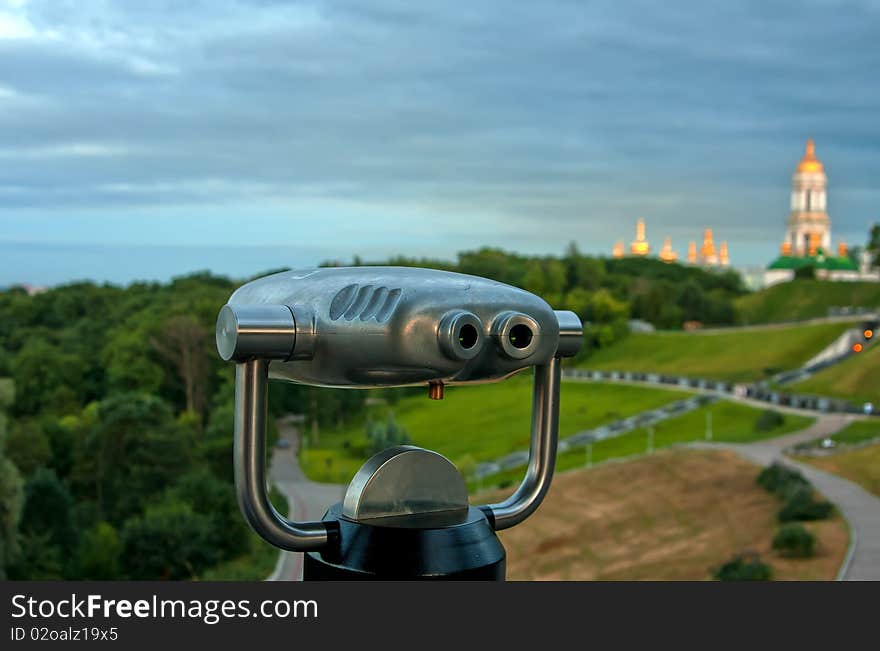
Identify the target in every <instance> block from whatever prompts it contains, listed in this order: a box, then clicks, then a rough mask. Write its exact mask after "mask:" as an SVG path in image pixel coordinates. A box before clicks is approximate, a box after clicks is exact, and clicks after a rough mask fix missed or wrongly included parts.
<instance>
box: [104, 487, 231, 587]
mask: <svg viewBox="0 0 880 651" xmlns="http://www.w3.org/2000/svg"><path fill="white" fill-rule="evenodd" d="M121 539H122V566H123V571H124V572H125V574H126V575H127V576H128V577H129V578H131V579H136V580H143V579H195V578H198V576H199V574H200V573H201V572H202V571H203V570H204V569H205V568H207V567H209V566H210V565H212V564H214V563H216V562H217V561H218V560H219V559H220V554H218V550H216V549H213V548H212V547H211V544H210V541H211V522H210V519H209V517H208V516H207V515H205V514H202V513H196V512H194V511H193V509H192V507H191V506H190V505H189V504H186V503H185V502H180V501H174V500H166V501H164V502H162V503H160V504H156V505H154V506H150V507H149V508H147V510H146V512H145V513H144V515H143V516H137V517H134V518H131V519H129V520H128V521H127V522H126V523H125V526H124V527H123V529H122V534H121Z"/></svg>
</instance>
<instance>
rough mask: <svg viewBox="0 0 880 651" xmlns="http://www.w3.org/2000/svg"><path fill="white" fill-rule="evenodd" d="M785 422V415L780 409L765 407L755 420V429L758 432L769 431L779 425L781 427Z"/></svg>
mask: <svg viewBox="0 0 880 651" xmlns="http://www.w3.org/2000/svg"><path fill="white" fill-rule="evenodd" d="M783 423H785V416H783V415H782V414H780V413H779V412H778V411H773V410H772V409H765V410H764V411H762V412H761V414H760V415H759V416H758V419H757V420H756V421H755V431H758V432H769V431H770V430H774V429H776V428H777V427H781V426H782V425H783Z"/></svg>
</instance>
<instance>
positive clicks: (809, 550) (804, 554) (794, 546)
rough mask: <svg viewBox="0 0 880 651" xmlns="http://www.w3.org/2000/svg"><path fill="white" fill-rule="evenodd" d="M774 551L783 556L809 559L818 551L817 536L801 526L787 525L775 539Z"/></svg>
mask: <svg viewBox="0 0 880 651" xmlns="http://www.w3.org/2000/svg"><path fill="white" fill-rule="evenodd" d="M773 549H775V550H776V551H777V552H779V554H780V555H781V556H789V557H792V558H809V557H811V556H812V555H813V554H814V553H815V551H816V536H814V535H813V534H812V533H810V532H809V531H807V530H806V529H804V527H803V525H800V524H787V525H785V526H783V527H781V528H780V529H779V531H778V532H777V533H776V535H775V536H774V537H773Z"/></svg>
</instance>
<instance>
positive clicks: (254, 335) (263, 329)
mask: <svg viewBox="0 0 880 651" xmlns="http://www.w3.org/2000/svg"><path fill="white" fill-rule="evenodd" d="M216 336H217V352H219V353H220V357H221V358H223V359H224V360H225V361H227V362H228V361H229V360H235V361H238V362H243V361H244V360H246V359H252V358H254V357H261V358H263V359H288V358H289V357H290V356H291V354H293V349H294V346H295V344H296V323H295V322H294V319H293V314H292V313H291V311H290V308H288V307H287V306H286V305H240V306H239V305H236V306H232V305H224V306H223V307H222V308H221V309H220V314H219V315H218V316H217V335H216Z"/></svg>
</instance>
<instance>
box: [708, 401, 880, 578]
mask: <svg viewBox="0 0 880 651" xmlns="http://www.w3.org/2000/svg"><path fill="white" fill-rule="evenodd" d="M852 420H854V419H853V418H852V416H847V415H841V414H823V415H821V416H818V417H817V418H816V422H815V423H814V424H813V425H811V426H810V427H808V428H806V429H804V430H801V431H800V432H795V433H794V434H788V435H786V436H780V437H779V438H775V439H768V440H765V441H756V442H755V443H739V444H737V443H693V444H692V446H693V447H706V448H726V449H729V450H733V451H735V452H737V453H739V454H740V455H742V456H744V457H745V458H747V459H749V460H750V461H754V462H756V463H759V464H761V465H768V464H770V463H773V462H774V461H783V462H784V463H785V464H786V465H789V466H793V467H795V468H797V469H798V470H800V471H801V472H802V473H803V474H804V476H805V477H806V478H807V479H809V480H810V482H812V484H813V486H815V487H816V490H818V491H819V492H820V493H822V494H823V495H824V496H825V497H826V498H827V499H829V500H830V501H831V502H833V503H834V505H835V506H836V507H837V508H838V509H839V510H840V512H841V513H842V514H843V516H844V517H845V518H846V520H847V522H848V523H849V528H850V546H849V551H848V552H847V557H846V559H845V560H844V564H843V566H842V567H841V568H840V573H839V574H838V576H837V578H838V579H839V580H844V581H854V580H855V581H858V580H871V581H877V580H880V498H878V497H877V496H876V495H872V494H871V493H869V492H868V491H866V490H865V489H863V488H862V487H861V486H859V485H858V484H855V483H854V482H851V481H849V480H847V479H843V478H842V477H838V476H837V475H832V474H830V473H827V472H823V471H821V470H819V469H818V468H815V467H813V466H810V465H808V464H804V463H799V462H797V461H794V460H793V459H790V458H788V457H785V451H786V450H787V449H789V448H790V447H792V446H793V445H797V444H798V443H806V442H808V441H814V440H816V439H818V438H823V437H825V436H828V435H830V434H833V433H835V432H837V431H839V430H841V429H842V428H843V427H845V426H846V425H847V424H848V423H849V422H851V421H852Z"/></svg>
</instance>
